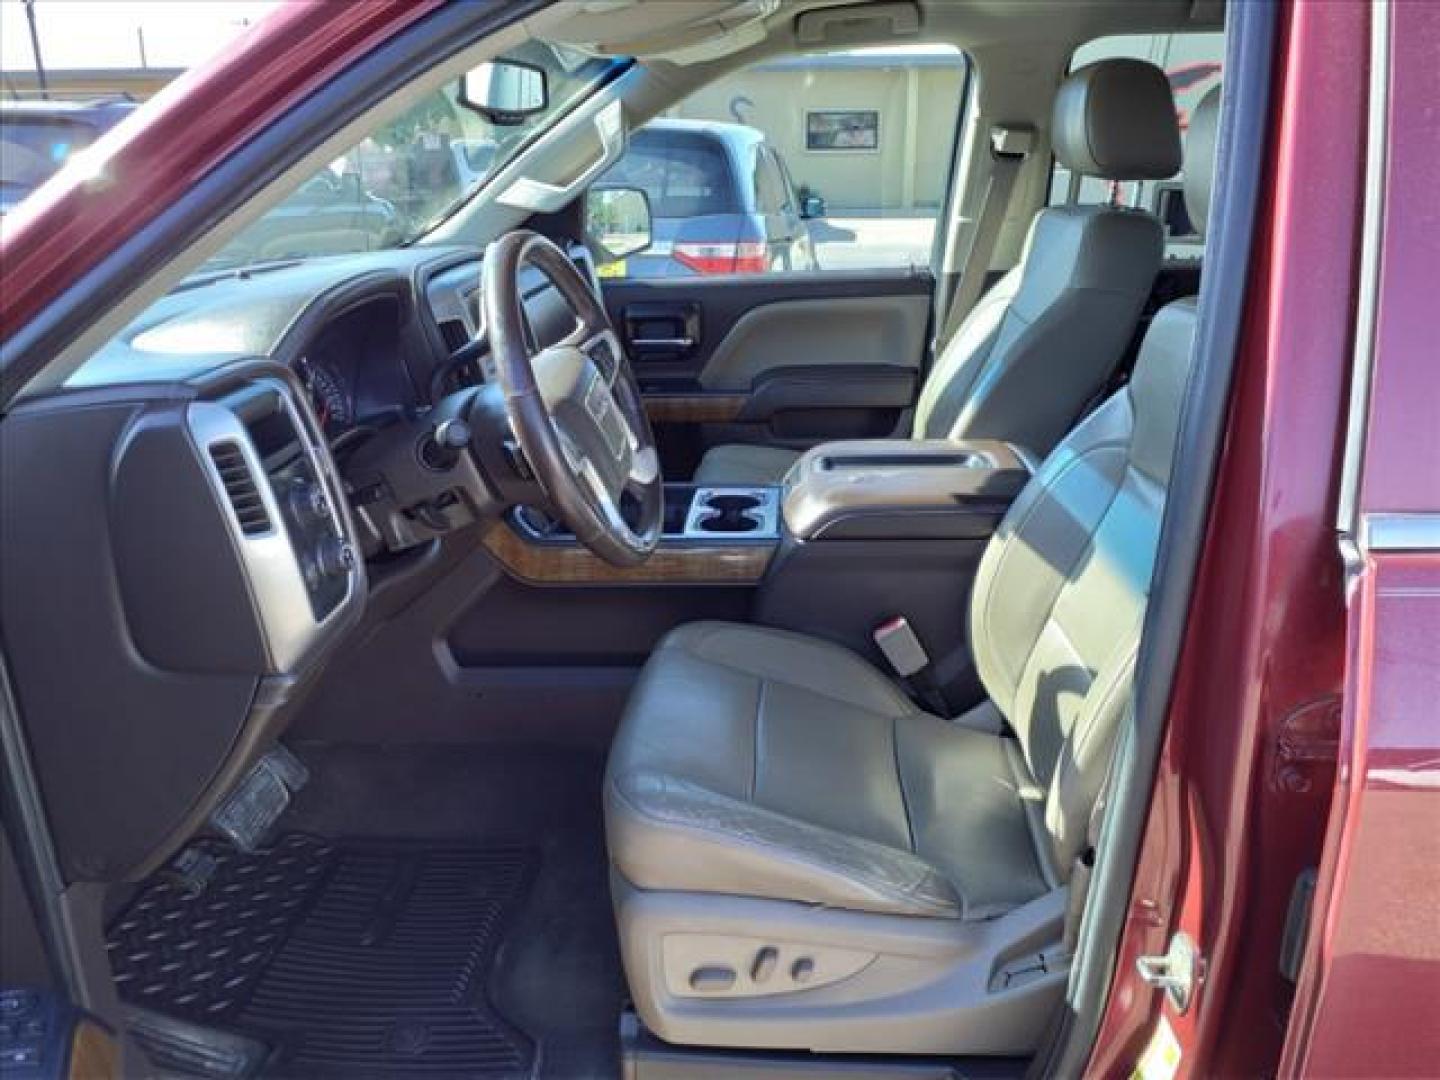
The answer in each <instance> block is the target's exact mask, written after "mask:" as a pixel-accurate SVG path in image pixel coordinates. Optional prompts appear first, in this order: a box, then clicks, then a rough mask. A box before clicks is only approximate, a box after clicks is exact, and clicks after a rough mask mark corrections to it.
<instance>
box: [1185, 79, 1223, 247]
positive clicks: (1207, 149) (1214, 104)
mask: <svg viewBox="0 0 1440 1080" xmlns="http://www.w3.org/2000/svg"><path fill="white" fill-rule="evenodd" d="M1219 132H1220V87H1218V86H1217V87H1215V88H1214V89H1212V90H1211V91H1210V92H1209V93H1207V94H1206V95H1205V96H1204V97H1203V98H1201V99H1200V104H1198V105H1196V106H1195V110H1194V111H1193V112H1192V113H1191V114H1190V130H1189V131H1188V132H1186V133H1185V176H1184V184H1185V209H1186V210H1187V211H1188V212H1189V214H1190V221H1191V223H1192V224H1193V225H1194V226H1195V231H1196V232H1197V233H1199V234H1200V235H1201V236H1204V235H1205V226H1206V225H1207V224H1208V223H1209V220H1210V193H1211V191H1212V190H1214V187H1215V140H1216V136H1217V135H1218V134H1219Z"/></svg>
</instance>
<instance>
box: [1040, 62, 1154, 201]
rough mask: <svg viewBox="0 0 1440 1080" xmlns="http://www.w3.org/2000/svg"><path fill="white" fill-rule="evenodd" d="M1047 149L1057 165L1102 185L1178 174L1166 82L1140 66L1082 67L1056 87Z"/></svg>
mask: <svg viewBox="0 0 1440 1080" xmlns="http://www.w3.org/2000/svg"><path fill="white" fill-rule="evenodd" d="M1050 143H1051V147H1052V148H1053V149H1054V151H1055V157H1056V158H1057V159H1059V161H1060V164H1062V165H1064V166H1065V167H1066V168H1067V169H1070V170H1072V171H1074V172H1078V173H1084V174H1085V175H1086V176H1099V177H1104V178H1105V179H1107V180H1164V179H1165V178H1166V177H1169V176H1174V175H1175V174H1176V173H1177V172H1179V171H1180V125H1179V122H1178V121H1177V120H1176V119H1175V96H1174V95H1173V94H1172V93H1171V92H1170V81H1169V80H1168V79H1166V78H1165V73H1164V72H1163V71H1161V70H1160V69H1159V68H1158V67H1156V66H1155V65H1154V64H1150V63H1147V62H1146V61H1144V60H1131V59H1124V58H1120V59H1114V60H1100V61H1097V62H1096V63H1093V64H1087V65H1085V66H1084V67H1082V68H1080V69H1079V70H1077V71H1074V72H1071V74H1070V75H1069V76H1068V77H1067V78H1066V79H1065V81H1064V82H1062V83H1061V84H1060V90H1059V92H1058V93H1057V94H1056V95H1055V112H1054V115H1053V117H1052V121H1051V130H1050Z"/></svg>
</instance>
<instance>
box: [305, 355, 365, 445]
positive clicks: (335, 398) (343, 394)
mask: <svg viewBox="0 0 1440 1080" xmlns="http://www.w3.org/2000/svg"><path fill="white" fill-rule="evenodd" d="M299 366H300V372H301V376H302V377H303V378H304V380H305V385H306V387H307V388H308V389H309V391H310V400H311V401H312V402H313V403H314V405H315V413H316V415H317V416H318V417H319V419H320V426H321V427H322V428H324V429H325V431H326V432H327V433H328V432H336V431H343V430H344V429H346V428H348V427H350V426H351V425H352V424H354V422H355V414H354V408H353V406H352V404H351V401H350V395H349V393H347V391H346V387H345V380H344V379H343V378H341V376H340V374H339V372H337V371H336V370H335V369H334V368H333V367H331V366H330V365H329V364H327V363H325V362H324V361H323V360H309V359H301V361H300V365H299Z"/></svg>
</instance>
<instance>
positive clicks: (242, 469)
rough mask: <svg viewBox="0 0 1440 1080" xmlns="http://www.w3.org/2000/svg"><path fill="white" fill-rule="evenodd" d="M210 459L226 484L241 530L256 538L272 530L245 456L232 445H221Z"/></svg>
mask: <svg viewBox="0 0 1440 1080" xmlns="http://www.w3.org/2000/svg"><path fill="white" fill-rule="evenodd" d="M210 460H211V461H213V462H214V463H215V469H216V471H217V472H218V473H219V474H220V482H221V483H222V484H224V485H225V494H226V496H228V497H229V499H230V508H231V509H232V510H234V511H235V520H236V521H238V522H239V523H240V531H241V532H242V533H244V534H245V535H246V536H257V535H259V534H260V533H267V532H269V531H270V515H269V513H268V512H267V511H266V510H265V500H264V499H262V498H261V497H260V489H259V488H258V487H257V486H256V485H255V476H254V474H253V473H252V472H251V471H250V466H249V464H247V463H246V461H245V454H244V453H243V452H242V451H241V449H240V447H239V445H238V444H237V443H233V442H219V443H215V444H214V445H213V446H211V447H210Z"/></svg>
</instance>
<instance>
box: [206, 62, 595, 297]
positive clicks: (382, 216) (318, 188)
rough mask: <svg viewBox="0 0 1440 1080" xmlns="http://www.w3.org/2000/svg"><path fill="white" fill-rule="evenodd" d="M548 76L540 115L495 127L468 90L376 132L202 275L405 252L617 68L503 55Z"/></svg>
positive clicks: (447, 90)
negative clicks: (469, 99)
mask: <svg viewBox="0 0 1440 1080" xmlns="http://www.w3.org/2000/svg"><path fill="white" fill-rule="evenodd" d="M502 59H506V60H515V61H519V62H521V63H524V64H528V65H531V66H533V67H537V68H539V69H541V70H542V71H543V72H544V73H545V88H546V92H547V101H546V104H545V108H544V109H543V110H542V111H540V112H537V113H533V114H530V115H528V116H525V117H523V118H520V119H517V120H515V121H514V122H511V123H505V124H499V123H495V122H494V121H492V120H490V119H487V118H486V117H485V116H483V115H481V114H480V113H478V112H476V111H475V110H473V109H471V108H469V107H467V106H466V105H464V104H462V103H461V87H462V80H458V79H457V80H456V81H455V82H452V83H449V84H447V85H446V86H444V87H442V88H441V89H440V90H439V91H437V92H435V93H433V94H431V95H429V96H428V97H426V98H424V99H423V100H422V101H420V102H419V103H418V104H416V105H415V106H414V107H413V108H411V109H410V110H409V111H407V112H406V113H404V114H403V115H402V116H400V117H399V118H397V119H395V120H392V121H390V122H389V123H387V124H385V125H384V126H383V127H379V128H377V129H376V130H374V131H372V132H370V133H369V134H368V135H367V136H366V137H365V138H364V139H362V140H361V141H360V142H359V143H357V144H356V145H355V146H353V147H351V148H350V149H349V150H348V151H347V152H346V153H345V154H343V155H342V156H341V157H340V158H338V159H337V160H335V161H333V162H331V163H330V164H329V165H327V166H326V167H325V168H323V169H321V170H320V171H319V172H318V173H316V174H315V175H314V176H312V177H310V178H309V179H308V180H306V181H305V182H304V183H303V184H301V185H300V186H299V187H298V188H297V189H296V190H295V191H294V192H293V193H292V194H291V195H290V196H289V197H288V198H287V199H286V200H285V201H284V202H282V203H281V204H280V205H279V206H277V207H275V208H274V209H273V210H271V211H270V212H269V213H267V214H266V215H265V216H264V217H262V218H261V219H260V220H259V221H256V222H254V223H252V224H251V225H250V226H249V227H248V228H246V229H245V230H244V231H243V232H242V233H240V235H239V236H237V237H236V238H235V240H234V241H232V242H231V243H230V244H228V245H227V246H226V247H225V248H224V249H223V250H222V251H221V252H220V253H219V254H218V255H217V256H215V257H214V258H213V259H211V260H210V261H209V262H207V263H206V264H205V266H204V267H203V268H202V272H208V271H213V270H225V269H231V268H235V267H244V266H247V265H250V264H253V263H260V262H271V261H274V260H276V259H294V258H305V257H307V256H311V255H338V254H347V253H351V252H358V251H376V250H380V249H383V248H391V247H400V246H402V245H404V244H407V243H410V242H411V241H413V240H415V239H417V238H418V237H420V236H422V235H424V234H425V233H426V232H428V231H429V230H430V229H432V228H434V227H435V226H436V225H437V224H439V223H440V222H441V221H443V220H444V219H445V217H447V216H448V215H449V214H450V213H451V212H453V211H454V210H455V209H456V208H458V207H459V206H460V205H461V204H462V203H463V202H464V201H465V199H467V198H468V197H469V196H470V195H471V194H473V193H474V191H475V190H476V189H478V188H479V187H480V186H481V185H482V184H483V183H484V182H485V181H486V180H487V179H488V178H489V177H490V176H491V175H492V174H494V173H495V172H497V171H498V170H499V169H501V168H502V167H503V166H504V165H505V164H506V163H507V162H508V161H509V160H510V158H511V157H512V156H514V155H515V154H516V153H517V152H518V151H519V150H520V148H521V147H522V146H524V145H525V144H526V143H527V142H528V141H529V140H530V139H531V137H532V136H534V135H535V134H536V133H537V132H539V131H541V130H543V129H544V128H546V127H548V126H549V125H550V124H551V123H552V122H553V121H554V120H555V118H556V117H557V116H559V115H560V114H562V113H564V112H565V111H566V110H567V109H569V108H570V106H572V105H573V104H575V103H576V102H577V101H579V100H580V99H581V98H582V97H584V96H585V95H586V94H588V93H589V92H590V91H591V90H593V89H594V88H595V87H596V85H597V84H598V83H599V82H600V81H601V79H603V77H604V76H605V75H606V74H607V73H608V72H609V71H610V70H611V68H612V66H613V65H614V64H616V63H617V61H613V60H603V59H597V58H595V57H591V56H587V55H585V54H583V53H579V52H576V51H574V50H571V49H566V48H564V47H562V46H559V45H550V44H547V43H544V42H527V43H526V44H525V45H522V46H519V47H517V48H514V49H512V50H510V51H509V52H507V53H505V54H504V56H503V58H502Z"/></svg>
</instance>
